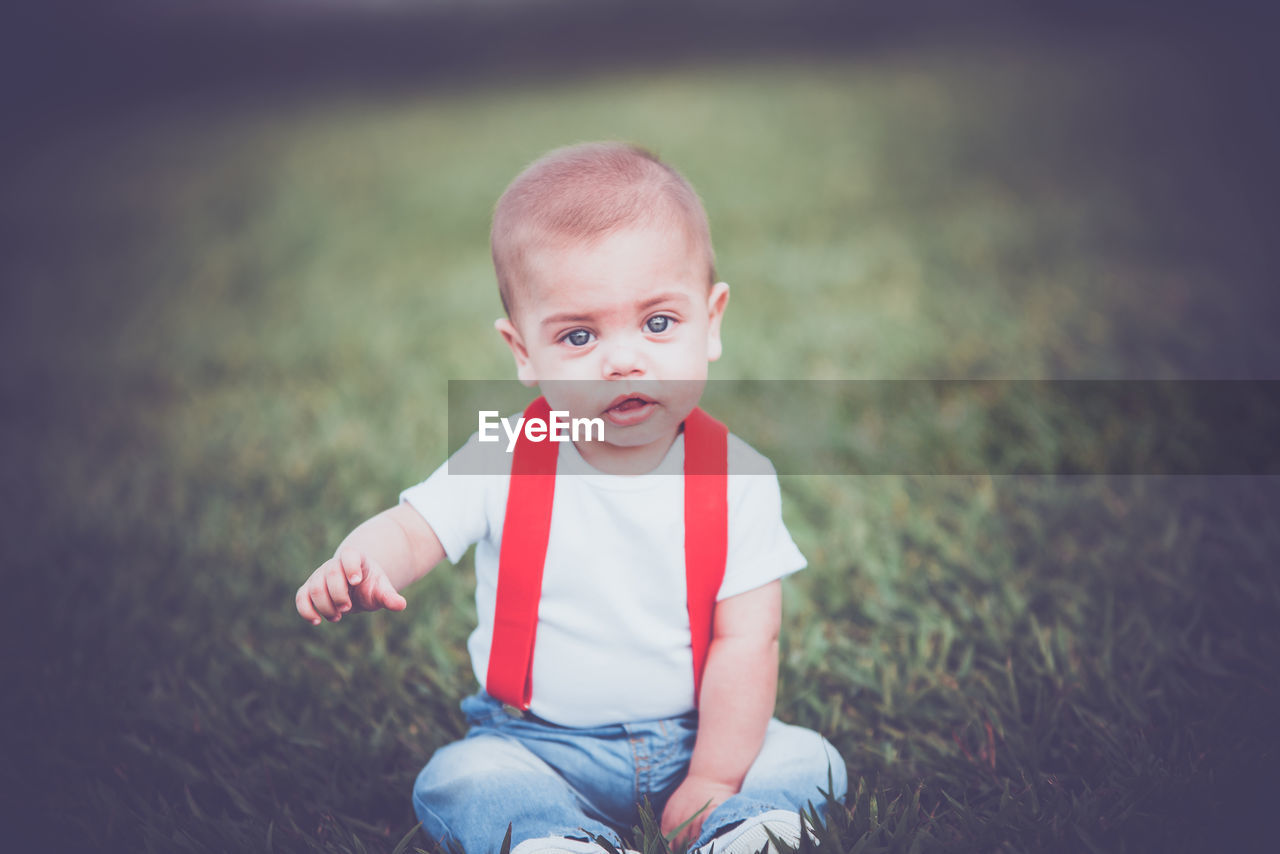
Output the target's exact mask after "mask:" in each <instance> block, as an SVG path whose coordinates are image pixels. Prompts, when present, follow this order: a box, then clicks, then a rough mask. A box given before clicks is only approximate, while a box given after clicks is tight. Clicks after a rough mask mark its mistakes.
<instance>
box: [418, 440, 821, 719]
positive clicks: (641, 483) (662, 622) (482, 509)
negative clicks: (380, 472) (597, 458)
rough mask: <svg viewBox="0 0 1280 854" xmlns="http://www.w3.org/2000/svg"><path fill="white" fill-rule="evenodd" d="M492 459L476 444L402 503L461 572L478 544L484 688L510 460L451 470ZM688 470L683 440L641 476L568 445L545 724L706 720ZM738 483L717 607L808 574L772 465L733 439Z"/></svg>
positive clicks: (549, 588) (542, 637)
mask: <svg viewBox="0 0 1280 854" xmlns="http://www.w3.org/2000/svg"><path fill="white" fill-rule="evenodd" d="M493 448H494V446H493V445H485V446H484V447H483V449H481V447H480V446H479V445H478V444H477V437H476V436H474V435H473V436H472V437H471V440H470V442H469V443H468V444H467V445H464V446H463V447H462V448H461V449H459V450H458V452H457V453H456V454H454V456H453V457H452V458H450V461H449V462H446V463H444V464H443V465H441V466H440V468H439V469H437V470H436V471H435V473H434V474H432V475H431V476H430V477H429V478H427V479H426V480H425V481H423V482H422V483H420V484H418V485H417V486H413V487H410V488H409V489H406V490H405V491H404V492H403V493H401V496H400V498H401V500H402V501H406V502H408V503H409V504H410V505H411V506H412V507H414V508H415V509H416V510H418V512H420V513H421V514H422V516H423V517H424V518H425V519H426V520H427V522H428V524H430V525H431V529H432V530H433V531H434V532H435V534H436V536H437V537H439V539H440V542H441V544H442V545H443V546H444V549H445V552H446V554H447V555H448V557H449V560H450V561H451V562H453V563H455V564H456V563H457V562H458V561H459V560H461V559H462V556H463V555H464V554H465V553H466V550H467V548H468V547H469V546H470V545H471V544H472V543H476V544H477V546H476V557H475V565H476V611H477V613H478V615H479V620H478V625H477V626H476V629H475V631H474V632H472V633H471V637H470V639H469V640H468V642H467V648H468V650H469V652H470V653H471V664H472V667H473V668H474V670H475V674H476V679H478V680H479V682H480V684H481V685H484V684H485V679H486V675H487V673H488V668H489V648H490V645H491V642H492V638H493V615H494V607H495V602H496V597H497V584H498V556H499V554H500V552H501V546H502V525H503V520H504V518H505V516H506V505H507V486H508V483H509V481H510V462H509V460H510V455H506V456H507V460H508V462H507V464H506V473H505V474H502V475H498V474H454V475H450V474H449V467H450V463H451V462H455V461H458V460H460V459H463V458H462V456H461V455H464V454H472V453H477V452H480V451H483V453H484V454H487V455H491V454H492V452H493ZM488 458H489V459H492V457H491V456H490V457H488ZM455 464H456V463H455ZM456 467H457V468H458V469H460V470H470V471H475V470H477V469H476V468H475V467H471V468H469V469H468V468H467V467H466V466H465V465H461V464H456ZM683 467H684V437H683V435H681V436H678V437H677V438H676V441H675V443H674V444H673V445H672V446H671V450H670V451H668V453H667V455H666V457H665V458H664V459H663V461H662V463H661V464H660V465H659V466H658V468H657V469H655V470H654V471H653V472H650V473H649V474H645V475H637V476H623V475H609V474H603V473H601V472H599V471H598V470H597V469H594V468H592V467H591V466H590V465H589V464H588V463H587V462H586V461H585V460H584V459H583V458H582V455H581V454H580V453H578V451H577V449H576V448H575V447H574V446H573V444H572V443H571V442H564V443H561V444H560V445H559V455H558V458H557V466H556V486H555V502H554V505H553V508H552V515H551V531H550V534H549V538H548V542H547V557H546V562H545V564H544V568H543V575H542V598H541V601H540V603H539V605H538V629H537V636H536V641H535V645H534V654H533V699H532V701H531V703H530V711H532V712H533V713H534V714H535V715H538V716H539V717H541V718H544V719H546V720H548V721H551V722H552V723H556V724H560V725H561V726H570V727H589V726H603V725H606V724H616V723H626V722H630V721H641V720H652V719H656V718H665V717H672V716H675V715H680V714H683V713H685V712H688V711H691V710H692V709H693V708H694V697H693V652H692V649H691V645H690V631H689V613H688V605H687V601H686V589H685V567H684V477H683V474H682V472H683ZM489 470H490V471H492V468H490V469H489ZM735 472H764V473H762V474H735ZM729 473H730V474H729V479H728V480H729V483H728V491H729V495H728V506H729V548H728V557H727V560H726V564H725V574H724V581H723V583H722V584H721V586H720V591H719V593H718V595H717V597H716V598H717V601H719V600H722V599H726V598H728V597H730V596H734V595H737V594H739V593H745V592H746V591H748V590H754V589H755V588H757V587H760V586H762V585H765V584H768V583H769V582H771V581H773V580H775V579H778V578H781V577H782V576H784V575H788V574H790V573H792V572H795V571H796V570H799V569H802V568H804V566H805V559H804V556H803V555H802V554H801V553H800V550H799V549H798V548H796V545H795V543H794V542H793V541H792V539H791V535H790V534H789V533H788V532H787V529H786V526H785V525H784V524H783V521H782V503H781V495H780V493H779V491H778V479H777V476H776V474H775V473H774V469H773V466H772V465H771V464H770V463H769V461H768V460H767V459H765V458H764V457H763V456H761V455H760V454H759V453H757V452H756V451H755V450H753V449H752V448H751V447H750V446H749V445H747V444H746V443H745V442H743V441H742V440H741V439H739V438H738V437H736V436H734V435H732V434H730V436H729Z"/></svg>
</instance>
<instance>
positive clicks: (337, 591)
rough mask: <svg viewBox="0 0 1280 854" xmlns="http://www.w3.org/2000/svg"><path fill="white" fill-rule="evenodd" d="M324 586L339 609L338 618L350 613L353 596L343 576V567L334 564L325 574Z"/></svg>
mask: <svg viewBox="0 0 1280 854" xmlns="http://www.w3.org/2000/svg"><path fill="white" fill-rule="evenodd" d="M324 584H325V589H326V590H328V592H329V598H330V599H332V600H333V604H334V607H335V608H337V609H338V616H342V614H344V613H346V612H347V611H350V610H351V595H350V593H348V591H347V577H346V576H345V575H343V573H342V567H341V566H339V565H337V564H334V565H332V566H330V567H329V570H328V571H327V572H326V573H325V574H324Z"/></svg>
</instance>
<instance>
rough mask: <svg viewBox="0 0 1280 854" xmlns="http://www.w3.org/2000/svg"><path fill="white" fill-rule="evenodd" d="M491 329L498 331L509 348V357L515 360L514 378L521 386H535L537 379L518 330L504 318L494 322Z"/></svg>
mask: <svg viewBox="0 0 1280 854" xmlns="http://www.w3.org/2000/svg"><path fill="white" fill-rule="evenodd" d="M493 328H494V329H496V330H498V334H499V335H501V336H502V340H503V341H506V342H507V346H508V347H510V348H511V355H512V356H514V357H515V360H516V377H517V378H518V379H519V380H520V382H521V383H522V384H524V385H527V386H529V387H533V386H535V385H537V384H538V378H537V377H536V376H535V375H534V373H533V365H532V364H531V363H530V362H529V351H528V350H527V349H526V348H525V346H524V339H523V338H521V337H520V330H518V329H516V327H515V324H513V323H512V322H511V321H510V320H509V319H507V318H505V317H499V318H498V319H497V320H495V321H494V322H493Z"/></svg>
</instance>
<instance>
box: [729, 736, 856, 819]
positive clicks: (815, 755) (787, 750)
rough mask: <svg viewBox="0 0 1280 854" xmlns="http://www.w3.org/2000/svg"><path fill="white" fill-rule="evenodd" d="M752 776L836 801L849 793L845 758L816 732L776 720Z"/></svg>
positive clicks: (766, 738)
mask: <svg viewBox="0 0 1280 854" xmlns="http://www.w3.org/2000/svg"><path fill="white" fill-rule="evenodd" d="M751 774H752V775H753V776H755V777H757V778H759V779H761V780H762V781H763V780H765V779H769V778H772V779H774V780H786V781H788V782H789V783H790V785H792V786H803V787H804V788H805V789H806V790H807V791H809V792H811V793H812V794H814V795H817V794H819V793H827V792H829V793H830V794H831V796H832V797H834V798H835V799H836V800H840V799H841V798H843V797H844V796H845V795H846V794H847V793H848V789H849V780H848V773H847V771H846V770H845V764H844V757H842V756H841V755H840V751H838V750H836V747H835V745H833V744H832V743H831V742H829V741H827V740H826V739H825V738H823V737H822V736H821V735H819V734H818V733H817V732H814V731H813V730H811V729H805V728H804V727H798V726H792V725H790V724H784V723H782V722H780V721H777V720H774V721H771V722H770V724H769V729H768V732H767V733H766V735H765V743H764V746H763V747H762V748H761V751H760V755H759V757H757V759H756V764H755V765H754V766H753V768H752V770H751Z"/></svg>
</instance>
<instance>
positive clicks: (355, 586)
mask: <svg viewBox="0 0 1280 854" xmlns="http://www.w3.org/2000/svg"><path fill="white" fill-rule="evenodd" d="M295 602H296V604H297V606H298V613H299V614H300V615H302V619H304V620H306V621H308V622H309V623H311V624H312V625H313V626H318V625H320V618H321V617H323V618H325V619H326V620H329V621H331V622H334V623H336V622H338V620H341V619H342V615H343V614H345V613H347V612H348V611H376V610H378V609H379V608H386V609H387V610H389V611H403V610H404V608H405V606H406V605H407V604H408V603H407V602H406V601H405V599H404V597H403V596H401V595H400V594H399V593H398V592H397V591H396V588H395V585H393V584H392V583H391V579H390V578H388V577H387V574H386V573H385V572H384V571H383V570H382V567H380V566H378V564H377V562H376V561H374V560H373V559H372V558H370V557H368V556H366V555H364V554H362V553H361V552H359V551H357V550H355V549H350V548H348V549H342V550H341V551H340V552H338V554H337V555H335V556H334V557H331V558H330V559H329V560H327V561H325V562H324V563H322V564H320V567H319V568H318V569H316V571H315V572H313V573H311V577H310V578H308V579H307V580H306V582H305V583H304V584H303V585H302V586H301V587H299V588H298V595H297V596H296V597H295Z"/></svg>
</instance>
